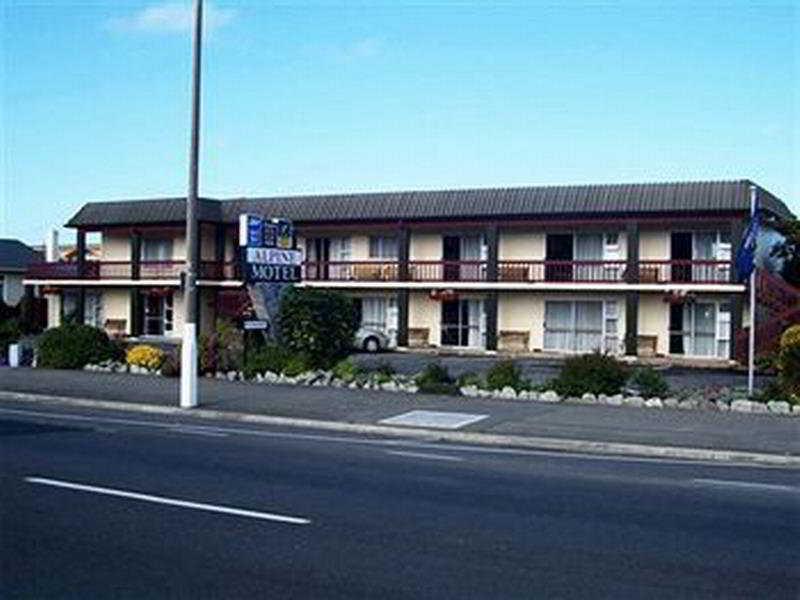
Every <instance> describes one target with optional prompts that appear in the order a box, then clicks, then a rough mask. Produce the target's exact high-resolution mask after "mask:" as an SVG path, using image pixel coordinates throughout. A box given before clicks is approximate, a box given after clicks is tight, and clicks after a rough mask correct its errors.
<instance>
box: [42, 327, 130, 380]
mask: <svg viewBox="0 0 800 600" xmlns="http://www.w3.org/2000/svg"><path fill="white" fill-rule="evenodd" d="M115 353H116V349H115V347H114V345H113V344H112V343H111V341H110V340H109V339H108V335H106V332H105V331H103V330H102V329H98V328H96V327H91V326H89V325H76V324H73V323H68V324H66V325H61V326H60V327H54V328H52V329H48V330H47V331H45V332H44V333H43V334H42V336H41V339H40V340H39V366H41V367H46V368H50V369H82V368H83V367H84V366H86V365H87V364H89V363H99V362H102V361H104V360H110V359H112V358H114V356H115Z"/></svg>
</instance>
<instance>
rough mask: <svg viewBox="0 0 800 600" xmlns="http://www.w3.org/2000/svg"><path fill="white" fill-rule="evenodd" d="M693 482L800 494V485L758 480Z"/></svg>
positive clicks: (703, 480) (695, 481)
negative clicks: (794, 485)
mask: <svg viewBox="0 0 800 600" xmlns="http://www.w3.org/2000/svg"><path fill="white" fill-rule="evenodd" d="M692 483H695V484H697V485H706V486H712V487H724V488H734V489H742V490H754V491H763V492H788V493H790V494H800V487H793V486H791V485H780V484H776V483H761V482H758V481H734V480H728V479H692Z"/></svg>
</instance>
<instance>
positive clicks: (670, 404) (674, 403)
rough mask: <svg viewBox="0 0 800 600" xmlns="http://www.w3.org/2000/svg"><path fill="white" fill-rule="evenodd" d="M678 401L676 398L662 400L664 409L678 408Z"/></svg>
mask: <svg viewBox="0 0 800 600" xmlns="http://www.w3.org/2000/svg"><path fill="white" fill-rule="evenodd" d="M678 404H679V402H678V399H677V398H665V399H664V408H678Z"/></svg>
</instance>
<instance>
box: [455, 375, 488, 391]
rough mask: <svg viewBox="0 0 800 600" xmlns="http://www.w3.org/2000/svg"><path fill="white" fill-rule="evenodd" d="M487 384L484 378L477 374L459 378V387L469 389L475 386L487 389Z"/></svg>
mask: <svg viewBox="0 0 800 600" xmlns="http://www.w3.org/2000/svg"><path fill="white" fill-rule="evenodd" d="M485 385H486V384H485V382H484V381H483V378H482V377H481V376H480V375H478V374H477V373H464V374H463V375H460V376H459V377H458V387H459V388H462V387H469V386H475V387H477V388H483V387H485Z"/></svg>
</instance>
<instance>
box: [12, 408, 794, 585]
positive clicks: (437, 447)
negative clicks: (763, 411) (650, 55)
mask: <svg viewBox="0 0 800 600" xmlns="http://www.w3.org/2000/svg"><path fill="white" fill-rule="evenodd" d="M36 410H37V411H38V414H37V412H35V411H34V409H33V408H32V407H31V406H29V405H27V406H23V405H19V406H14V405H11V404H7V403H4V404H3V406H2V407H0V532H1V534H2V535H0V544H1V546H0V556H1V558H0V576H1V577H2V580H1V581H2V583H1V584H0V597H3V598H53V597H56V598H57V597H72V598H104V597H114V598H161V597H170V598H206V597H225V598H242V597H263V598H348V599H350V598H381V599H391V598H545V597H547V598H551V597H559V598H642V597H646V598H648V599H654V598H791V599H796V598H797V597H798V595H800V481H799V480H798V475H800V473H799V472H798V471H796V470H784V469H764V468H754V467H738V466H722V465H706V464H691V463H676V462H661V461H652V460H641V459H639V460H637V459H622V458H601V457H583V456H574V455H573V456H570V455H558V454H552V453H542V452H528V451H503V450H502V449H490V448H478V447H456V446H448V445H441V444H420V443H415V442H404V441H402V440H380V439H369V438H348V437H341V436H332V435H320V434H318V433H315V432H313V431H302V430H291V431H289V430H285V431H280V430H276V429H266V428H258V427H255V426H247V427H245V426H243V425H241V424H231V423H226V422H222V421H221V422H218V423H217V424H216V425H215V426H213V427H212V426H209V423H208V422H207V421H206V422H204V423H203V424H202V425H200V424H198V423H196V422H193V421H191V420H190V419H187V418H180V419H178V418H175V419H167V418H164V417H155V416H153V417H146V416H140V415H131V414H122V413H109V412H102V413H101V412H97V411H79V410H76V409H69V410H66V409H55V408H52V407H48V408H42V409H36ZM242 511H247V512H242Z"/></svg>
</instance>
